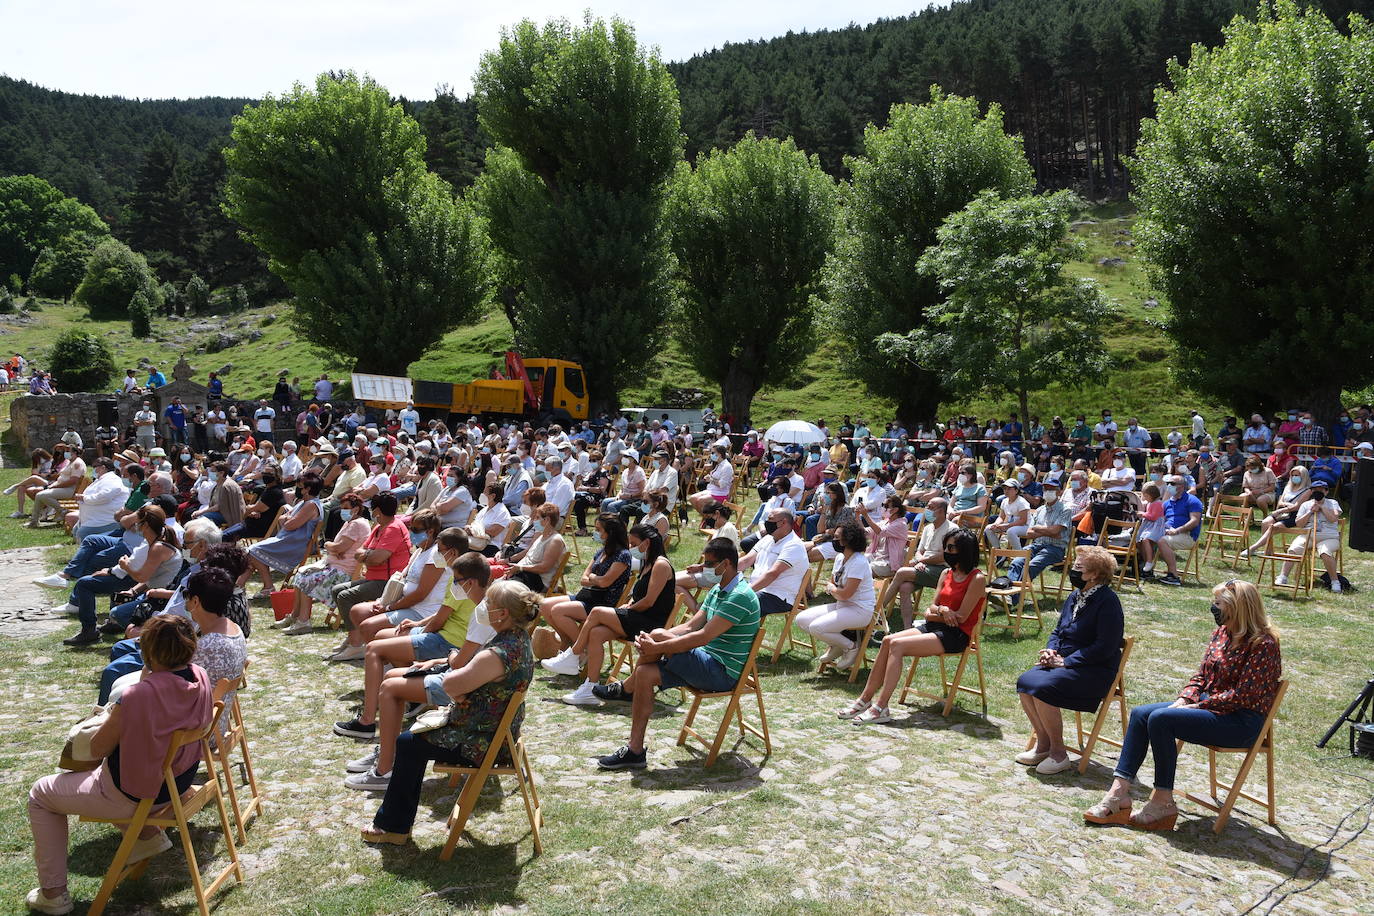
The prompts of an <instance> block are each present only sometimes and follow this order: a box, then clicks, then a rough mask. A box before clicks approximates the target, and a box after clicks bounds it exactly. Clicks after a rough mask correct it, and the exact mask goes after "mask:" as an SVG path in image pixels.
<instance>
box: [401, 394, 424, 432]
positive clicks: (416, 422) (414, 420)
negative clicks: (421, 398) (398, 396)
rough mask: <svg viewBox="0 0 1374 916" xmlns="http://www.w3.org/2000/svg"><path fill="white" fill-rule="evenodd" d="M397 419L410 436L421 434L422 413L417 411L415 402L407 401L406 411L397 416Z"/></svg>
mask: <svg viewBox="0 0 1374 916" xmlns="http://www.w3.org/2000/svg"><path fill="white" fill-rule="evenodd" d="M396 419H398V420H400V421H401V429H402V430H404V431H405V432H406V434H407V435H409V436H412V437H414V436H417V435H419V434H420V411H418V410H416V409H415V402H414V401H406V406H405V409H404V410H402V411H401V412H400V414H398V415H397V417H396Z"/></svg>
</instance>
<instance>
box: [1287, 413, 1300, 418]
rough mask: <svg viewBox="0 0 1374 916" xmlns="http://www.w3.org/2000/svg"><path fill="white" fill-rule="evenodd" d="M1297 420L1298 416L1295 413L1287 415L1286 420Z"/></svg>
mask: <svg viewBox="0 0 1374 916" xmlns="http://www.w3.org/2000/svg"><path fill="white" fill-rule="evenodd" d="M1297 418H1298V415H1297V414H1295V413H1290V414H1289V415H1288V419H1290V420H1296V419H1297Z"/></svg>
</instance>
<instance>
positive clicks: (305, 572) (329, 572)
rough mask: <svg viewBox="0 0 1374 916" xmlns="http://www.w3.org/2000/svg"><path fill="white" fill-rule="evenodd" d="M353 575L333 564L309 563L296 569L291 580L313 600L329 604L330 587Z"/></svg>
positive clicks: (346, 580) (345, 580)
mask: <svg viewBox="0 0 1374 916" xmlns="http://www.w3.org/2000/svg"><path fill="white" fill-rule="evenodd" d="M352 578H353V577H352V576H350V575H349V574H348V573H346V572H344V571H343V570H342V569H338V568H336V567H333V566H326V565H325V564H323V563H311V564H310V565H309V566H302V567H301V568H300V569H298V570H296V575H295V576H293V577H292V579H291V581H292V583H293V584H294V585H295V587H296V590H297V591H302V592H305V593H306V595H308V596H309V597H310V598H311V599H312V600H314V601H323V602H324V603H325V604H329V599H330V589H332V588H333V587H334V586H336V585H338V584H339V583H341V582H348V581H350V580H351V579H352Z"/></svg>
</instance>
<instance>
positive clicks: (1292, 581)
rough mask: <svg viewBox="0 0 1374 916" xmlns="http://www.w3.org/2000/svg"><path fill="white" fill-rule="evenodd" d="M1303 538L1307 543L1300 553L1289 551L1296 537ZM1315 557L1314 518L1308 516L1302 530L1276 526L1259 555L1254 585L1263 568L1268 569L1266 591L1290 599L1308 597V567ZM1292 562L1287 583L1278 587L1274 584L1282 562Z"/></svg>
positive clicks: (1315, 525) (1262, 572) (1258, 579)
mask: <svg viewBox="0 0 1374 916" xmlns="http://www.w3.org/2000/svg"><path fill="white" fill-rule="evenodd" d="M1304 535H1306V537H1307V541H1306V544H1305V545H1304V547H1303V550H1302V551H1301V552H1300V553H1295V552H1294V551H1293V547H1292V544H1293V542H1294V541H1296V540H1297V539H1298V538H1299V537H1302V536H1304ZM1316 554H1317V515H1316V513H1315V512H1314V513H1313V514H1312V521H1311V523H1310V524H1308V525H1306V526H1304V527H1302V528H1285V527H1283V526H1282V525H1276V526H1275V527H1274V528H1273V534H1272V535H1271V537H1270V540H1269V546H1268V547H1266V548H1265V549H1264V552H1263V553H1261V554H1260V555H1259V558H1260V563H1259V569H1258V570H1257V571H1256V573H1255V585H1256V586H1258V585H1260V584H1261V583H1264V582H1265V581H1266V580H1265V578H1264V573H1265V568H1266V567H1268V571H1269V579H1268V583H1267V584H1268V585H1269V587H1270V588H1273V589H1278V590H1280V591H1289V592H1292V593H1293V597H1295V598H1296V597H1297V595H1298V592H1300V591H1301V592H1304V593H1305V594H1306V595H1307V596H1308V597H1311V595H1312V568H1313V566H1314V565H1315V562H1316ZM1290 562H1291V563H1295V564H1297V566H1296V568H1295V569H1294V570H1293V575H1291V576H1289V578H1288V584H1286V585H1280V584H1279V583H1278V581H1277V579H1278V577H1279V575H1280V574H1282V573H1283V565H1284V564H1285V563H1290Z"/></svg>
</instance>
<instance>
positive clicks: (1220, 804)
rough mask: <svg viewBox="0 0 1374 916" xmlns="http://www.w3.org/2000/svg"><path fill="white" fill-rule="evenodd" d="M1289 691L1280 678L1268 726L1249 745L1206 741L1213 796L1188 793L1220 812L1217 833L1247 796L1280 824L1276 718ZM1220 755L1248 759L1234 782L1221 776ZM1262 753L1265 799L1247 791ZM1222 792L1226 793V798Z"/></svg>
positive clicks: (1209, 777)
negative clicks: (1276, 769)
mask: <svg viewBox="0 0 1374 916" xmlns="http://www.w3.org/2000/svg"><path fill="white" fill-rule="evenodd" d="M1287 692H1288V681H1286V680H1284V681H1279V689H1278V692H1277V693H1276V694H1274V705H1272V706H1270V707H1269V715H1267V716H1265V717H1264V725H1262V726H1261V727H1260V732H1259V736H1258V737H1257V738H1255V741H1254V743H1253V744H1251V745H1250V746H1249V747H1215V746H1213V745H1210V744H1204V745H1202V746H1203V747H1205V748H1207V775H1208V780H1209V782H1210V796H1211V797H1210V798H1203V797H1202V796H1199V795H1194V794H1193V793H1191V792H1189V793H1188V796H1187V797H1188V800H1189V801H1192V802H1196V803H1197V804H1199V805H1201V806H1202V807H1204V808H1207V809H1209V810H1211V811H1215V812H1217V821H1216V823H1215V824H1213V825H1212V832H1213V833H1221V830H1222V828H1223V827H1225V826H1226V822H1227V821H1228V820H1230V818H1231V811H1232V809H1234V808H1235V806H1236V802H1237V801H1238V800H1240V799H1242V798H1243V799H1245V800H1246V801H1249V802H1254V803H1255V804H1257V805H1263V806H1264V807H1265V810H1266V811H1267V813H1268V820H1269V823H1270V825H1271V826H1272V825H1277V824H1278V816H1279V811H1278V799H1277V797H1276V792H1275V786H1274V717H1275V716H1276V715H1277V714H1278V711H1279V704H1280V703H1282V702H1283V695H1284V694H1285V693H1287ZM1183 744H1184V742H1182V741H1180V742H1178V748H1179V750H1182V749H1183ZM1217 754H1244V755H1245V759H1244V760H1242V761H1241V763H1240V770H1239V771H1237V773H1236V778H1235V781H1234V782H1231V783H1225V782H1222V781H1221V780H1220V779H1218V778H1217ZM1260 754H1263V755H1264V769H1265V783H1266V792H1265V797H1264V798H1256V797H1255V796H1253V795H1250V794H1247V793H1246V792H1245V791H1244V786H1245V780H1246V778H1247V777H1248V776H1249V775H1250V768H1251V767H1253V766H1254V765H1255V758H1256V757H1258V756H1259V755H1260ZM1220 792H1225V793H1226V799H1225V800H1224V801H1223V800H1222V798H1221V795H1220V794H1219V793H1220Z"/></svg>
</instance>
